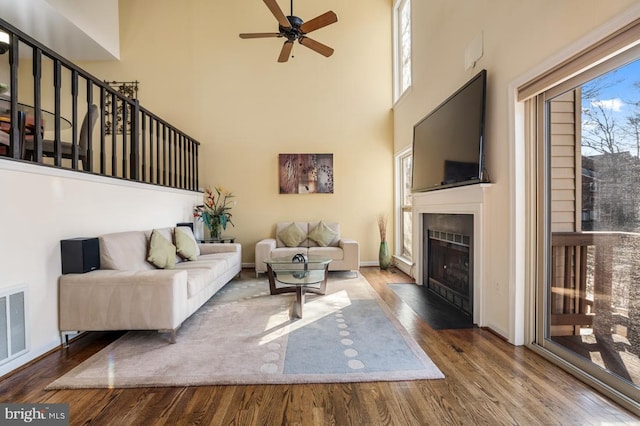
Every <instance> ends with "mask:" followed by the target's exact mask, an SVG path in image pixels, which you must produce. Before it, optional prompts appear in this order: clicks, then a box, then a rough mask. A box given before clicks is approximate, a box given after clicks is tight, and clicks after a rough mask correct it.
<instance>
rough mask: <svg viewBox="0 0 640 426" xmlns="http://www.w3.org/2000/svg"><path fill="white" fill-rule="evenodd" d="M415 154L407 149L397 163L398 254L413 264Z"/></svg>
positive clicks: (399, 156)
mask: <svg viewBox="0 0 640 426" xmlns="http://www.w3.org/2000/svg"><path fill="white" fill-rule="evenodd" d="M412 163H413V155H412V152H411V150H410V149H409V150H406V151H404V152H402V153H400V155H398V157H397V160H396V164H397V170H398V187H397V192H398V193H397V200H398V206H397V208H398V210H397V211H398V214H397V218H398V220H397V228H396V235H398V240H397V242H396V256H399V257H401V258H402V259H403V260H405V261H406V262H407V263H409V264H411V263H412V262H411V258H412V251H411V245H412V236H413V234H412V233H413V231H412V229H413V228H412V216H411V168H412Z"/></svg>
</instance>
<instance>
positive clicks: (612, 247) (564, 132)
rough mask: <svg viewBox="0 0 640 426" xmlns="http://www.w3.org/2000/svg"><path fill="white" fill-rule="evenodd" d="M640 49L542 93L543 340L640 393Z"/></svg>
mask: <svg viewBox="0 0 640 426" xmlns="http://www.w3.org/2000/svg"><path fill="white" fill-rule="evenodd" d="M638 58H640V51H639V50H638V49H636V50H635V51H633V50H631V51H629V52H627V53H626V54H625V55H623V56H619V57H615V58H613V59H611V60H609V61H607V62H604V63H602V64H600V65H598V66H596V67H594V68H591V69H590V70H589V71H588V72H584V73H582V74H579V75H577V76H574V77H573V78H571V79H569V80H567V81H565V82H564V83H561V84H559V85H557V86H555V87H554V88H552V89H549V90H547V91H545V92H543V93H542V94H540V95H539V96H538V97H537V98H536V99H535V101H534V102H535V103H536V104H537V105H538V116H537V117H538V120H541V121H540V126H539V133H540V135H541V137H540V138H539V139H538V140H539V143H541V144H542V146H541V149H540V151H539V153H540V157H539V158H540V168H539V171H540V173H539V175H540V176H539V181H538V182H539V184H540V185H539V186H540V187H541V188H540V189H543V191H541V192H540V193H541V194H543V195H542V196H541V197H540V201H541V204H542V208H541V209H540V213H541V215H542V216H543V217H542V219H543V220H540V221H539V224H540V228H541V229H543V231H542V232H541V233H540V234H539V235H540V236H541V238H540V240H541V241H543V242H542V243H541V244H542V246H543V250H542V251H541V253H543V254H542V256H543V262H542V263H543V265H542V268H541V269H540V271H541V274H540V275H541V279H540V280H539V293H538V304H537V305H538V307H537V313H538V321H537V331H536V334H537V336H536V339H537V343H538V344H540V345H542V346H543V347H544V348H545V349H547V350H549V351H551V352H552V353H554V354H555V355H557V356H559V357H561V358H562V359H564V360H565V361H567V362H568V363H570V364H572V365H574V366H576V367H577V368H579V369H581V370H582V371H584V372H586V373H588V374H589V375H590V376H592V377H594V378H596V380H598V381H600V382H601V383H604V384H605V386H608V387H611V388H613V389H615V391H614V392H619V393H620V394H622V395H624V396H625V397H626V398H630V399H631V400H635V401H638V400H639V398H640V59H638Z"/></svg>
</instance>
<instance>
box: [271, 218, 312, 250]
mask: <svg viewBox="0 0 640 426" xmlns="http://www.w3.org/2000/svg"><path fill="white" fill-rule="evenodd" d="M278 238H280V239H281V240H282V242H283V243H284V244H285V245H286V246H287V247H298V245H299V244H300V243H301V242H303V241H304V240H306V239H307V235H306V234H305V233H304V232H303V231H302V229H300V227H299V226H298V225H296V224H295V223H293V222H291V225H289V226H287V227H286V228H284V229H283V230H281V231H280V232H279V233H278Z"/></svg>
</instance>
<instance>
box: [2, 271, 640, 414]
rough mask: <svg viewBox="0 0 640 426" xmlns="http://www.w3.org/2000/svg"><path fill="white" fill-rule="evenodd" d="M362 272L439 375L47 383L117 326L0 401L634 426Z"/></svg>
mask: <svg viewBox="0 0 640 426" xmlns="http://www.w3.org/2000/svg"><path fill="white" fill-rule="evenodd" d="M361 272H362V274H363V275H364V276H365V278H367V280H368V281H369V282H370V283H371V285H372V286H373V287H374V288H375V289H376V291H377V292H378V293H379V294H380V296H381V297H382V299H383V300H384V301H385V302H386V303H387V304H388V305H389V306H390V307H391V310H392V311H393V312H394V313H395V315H396V316H397V317H398V318H399V319H400V321H401V322H402V324H403V325H404V326H405V327H406V328H407V330H409V332H410V334H411V335H412V336H413V337H414V338H415V339H416V341H417V342H418V343H419V344H420V345H421V346H422V348H423V349H424V350H425V352H426V353H427V354H428V355H429V356H430V357H431V359H432V360H433V361H434V362H435V363H436V365H437V366H438V367H439V368H440V369H441V370H442V372H443V373H444V375H445V376H446V378H445V379H444V380H424V381H408V382H375V383H353V384H308V385H268V386H207V387H182V388H139V389H111V390H104V389H102V390H100V389H98V390H61V391H45V390H44V387H45V386H46V385H47V384H49V383H50V382H51V381H53V380H54V379H56V378H57V377H59V376H61V375H62V374H64V373H65V372H66V371H68V370H70V369H71V368H73V367H74V366H76V365H78V364H79V363H80V362H82V361H83V360H84V359H86V358H88V357H90V356H91V355H92V354H94V353H95V352H97V351H98V350H100V349H101V348H103V347H104V346H105V345H107V344H109V343H110V342H111V341H113V340H114V339H115V338H117V337H118V336H120V335H121V334H122V333H90V334H89V335H87V336H86V337H82V338H80V339H78V340H77V341H76V342H74V343H72V344H71V346H70V347H69V348H67V349H61V350H59V351H56V352H54V353H52V354H50V355H48V356H46V357H44V358H43V359H41V360H39V361H37V362H35V363H33V364H31V365H29V366H27V367H25V368H24V369H22V370H20V371H18V372H16V373H13V374H12V375H9V376H7V377H4V378H3V379H2V381H0V401H2V402H14V403H21V402H29V403H69V404H70V417H71V424H74V425H75V424H97V425H164V424H167V425H183V424H205V425H206V424H215V425H217V424H236V425H285V424H286V425H312V424H314V425H331V424H335V425H379V424H385V425H387V424H388V425H442V424H447V425H448V424H461V425H477V424H489V425H503V424H504V425H510V424H520V425H592V424H593V425H597V424H603V423H607V424H612V423H614V424H640V419H638V418H636V417H634V416H633V415H632V414H630V413H629V412H627V411H625V410H624V409H622V408H620V407H618V406H617V405H615V404H614V403H612V402H610V401H609V400H608V399H607V398H605V397H603V396H601V395H600V394H598V393H596V392H595V391H593V390H592V389H591V388H589V387H588V386H586V385H584V384H582V383H581V382H579V381H578V380H576V379H574V378H573V377H572V376H570V375H569V374H567V373H565V372H564V371H562V370H561V369H559V368H557V367H555V366H553V365H552V364H550V363H548V362H547V361H545V360H544V359H543V358H541V357H540V356H538V355H536V354H535V353H533V352H532V351H530V350H528V349H526V348H524V347H514V346H512V345H510V344H508V343H506V342H505V341H503V340H502V339H500V338H499V337H497V336H495V335H494V334H492V333H491V332H488V331H486V330H482V329H477V328H476V329H461V330H440V331H436V330H433V329H431V328H430V327H429V326H428V325H426V324H425V323H424V322H422V321H421V320H420V319H419V317H418V316H417V315H416V314H415V313H414V312H413V311H412V310H411V309H410V308H409V307H408V306H407V305H406V304H404V302H402V301H401V300H400V299H399V298H398V297H397V296H396V295H395V293H394V292H393V291H391V290H390V289H389V288H388V287H387V285H386V284H387V283H395V282H397V283H401V282H409V280H410V279H409V277H407V276H406V275H404V274H402V273H401V272H398V271H395V270H394V271H380V270H379V269H378V268H362V270H361ZM243 273H251V274H253V271H248V270H247V271H244V272H243Z"/></svg>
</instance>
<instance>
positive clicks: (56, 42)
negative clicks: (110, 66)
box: [0, 0, 120, 60]
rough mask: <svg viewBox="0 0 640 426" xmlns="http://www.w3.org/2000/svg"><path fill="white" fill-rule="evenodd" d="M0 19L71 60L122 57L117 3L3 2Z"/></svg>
mask: <svg viewBox="0 0 640 426" xmlns="http://www.w3.org/2000/svg"><path fill="white" fill-rule="evenodd" d="M0 18H1V19H3V20H5V21H7V22H8V23H9V24H11V25H13V26H14V27H16V28H18V29H19V30H20V31H22V32H24V33H26V34H28V35H29V36H31V37H33V38H34V39H36V40H37V41H39V42H40V43H42V44H44V45H45V46H46V47H48V48H50V49H52V50H53V51H55V52H56V53H58V54H60V55H62V56H63V57H65V58H67V59H70V60H82V59H84V60H113V59H118V58H119V56H120V49H119V45H120V41H119V38H120V37H119V31H118V30H119V27H118V20H119V16H118V0H0Z"/></svg>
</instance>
